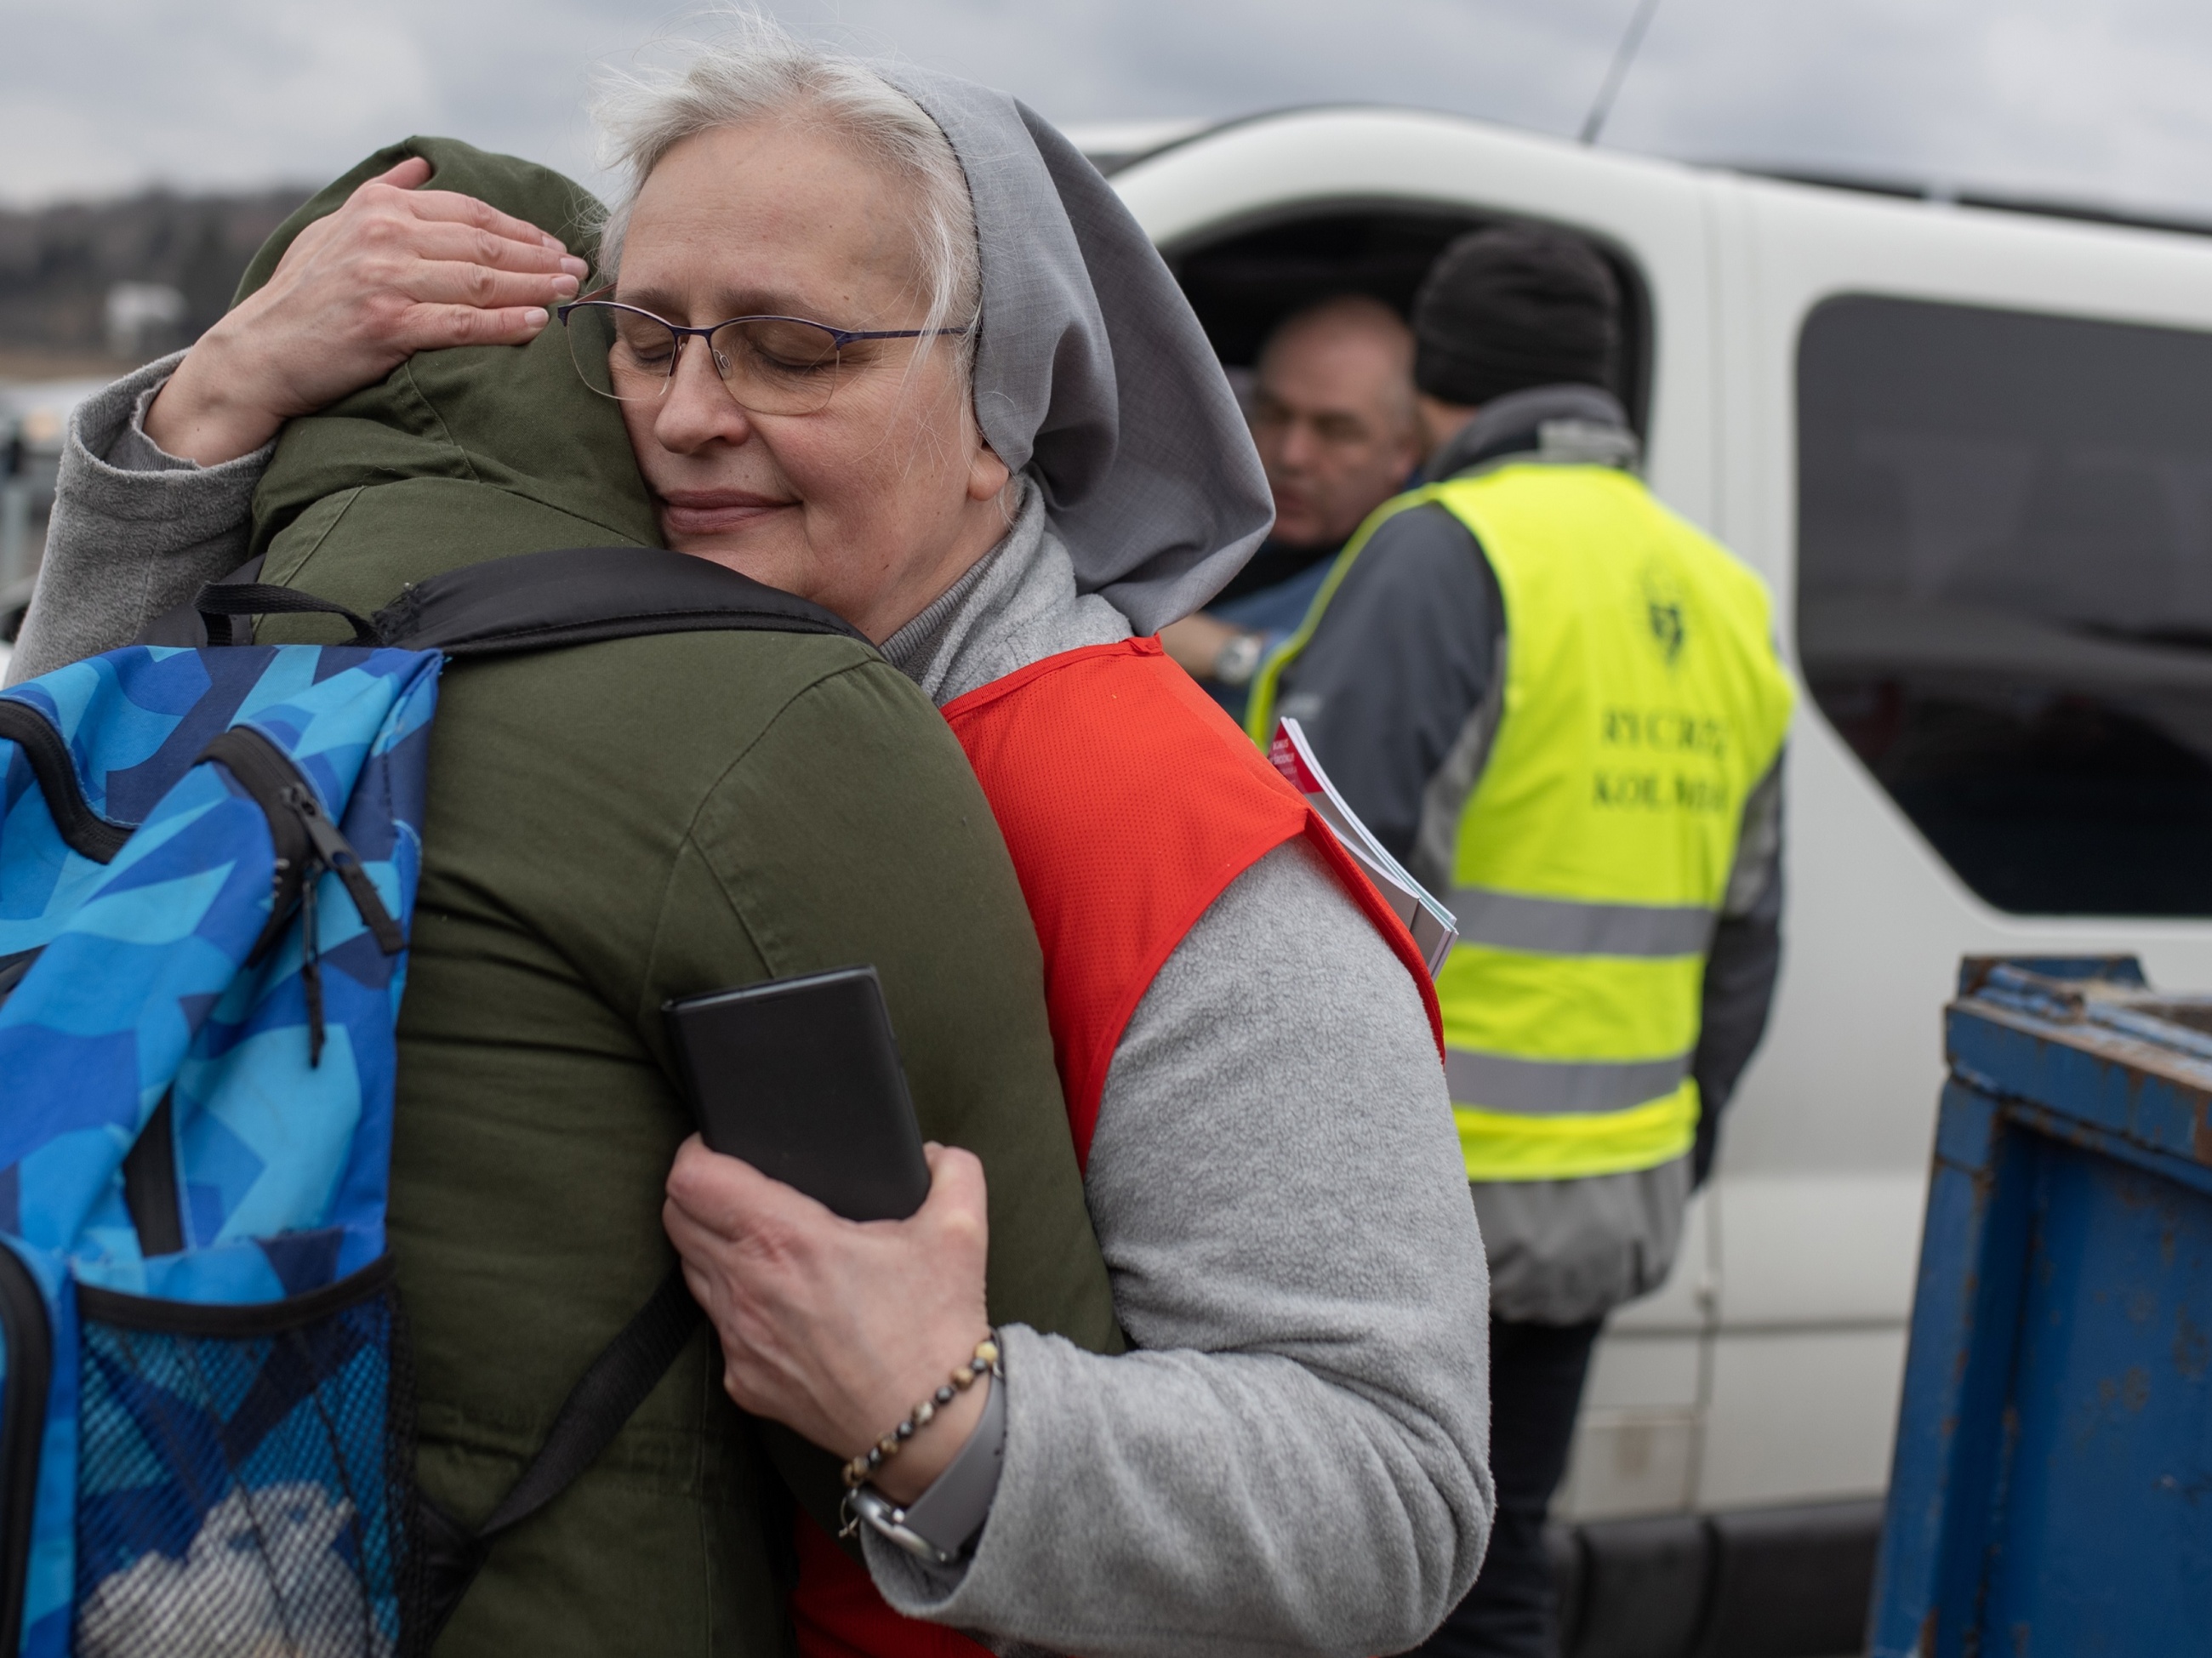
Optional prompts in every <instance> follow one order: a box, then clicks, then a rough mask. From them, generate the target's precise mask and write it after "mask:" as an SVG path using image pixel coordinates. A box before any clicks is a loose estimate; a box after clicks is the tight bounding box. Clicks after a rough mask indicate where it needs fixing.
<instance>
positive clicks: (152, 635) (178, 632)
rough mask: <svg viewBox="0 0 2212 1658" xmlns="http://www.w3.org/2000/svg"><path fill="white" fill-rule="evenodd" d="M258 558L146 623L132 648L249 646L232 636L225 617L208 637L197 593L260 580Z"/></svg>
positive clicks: (248, 641)
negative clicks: (214, 635)
mask: <svg viewBox="0 0 2212 1658" xmlns="http://www.w3.org/2000/svg"><path fill="white" fill-rule="evenodd" d="M261 563H262V555H261V554H259V553H256V554H255V555H254V556H252V558H249V559H247V560H246V562H245V563H243V564H241V565H240V566H239V567H238V568H236V569H234V570H233V571H232V572H231V573H230V574H228V575H226V576H218V577H216V580H213V581H211V582H210V583H208V584H207V586H203V587H202V588H201V589H200V591H199V592H197V593H195V594H193V595H192V596H191V598H188V599H186V600H185V602H184V603H183V604H179V605H178V606H177V607H176V608H175V609H174V610H164V611H162V612H161V615H159V616H155V618H154V619H153V620H152V621H151V622H149V623H147V624H146V627H145V630H144V631H143V632H142V633H141V634H140V635H138V637H137V638H136V639H134V640H132V641H131V643H132V644H134V645H182V646H184V647H185V648H187V649H190V650H197V649H198V648H199V647H202V646H204V645H209V644H215V645H247V644H251V643H252V640H250V639H240V638H236V637H234V629H233V628H232V626H231V623H230V622H229V620H228V618H226V619H225V620H224V621H223V623H222V625H221V627H220V628H219V629H216V630H215V631H216V635H217V636H216V637H214V638H210V629H209V623H208V618H207V617H205V616H202V615H201V614H200V611H199V601H200V596H201V594H203V593H205V592H207V590H208V587H224V586H232V585H234V584H235V583H238V582H241V581H258V580H261ZM247 631H248V632H251V631H252V630H251V629H248V630H247Z"/></svg>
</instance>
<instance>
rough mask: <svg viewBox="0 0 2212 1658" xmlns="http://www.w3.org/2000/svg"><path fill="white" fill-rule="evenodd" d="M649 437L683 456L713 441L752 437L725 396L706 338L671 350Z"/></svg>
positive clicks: (749, 424) (744, 420) (743, 416)
mask: <svg viewBox="0 0 2212 1658" xmlns="http://www.w3.org/2000/svg"><path fill="white" fill-rule="evenodd" d="M653 435H654V436H655V437H656V438H658V439H659V440H660V444H661V446H662V447H663V448H665V449H667V450H669V451H670V452H672V453H675V454H679V455H688V454H690V453H691V452H692V451H694V450H696V449H699V448H701V447H703V446H705V445H707V444H709V443H713V442H714V441H716V440H720V441H722V442H724V443H733V444H734V443H743V442H744V440H746V439H747V438H748V437H750V436H751V435H752V422H751V420H750V417H749V416H747V415H746V413H745V411H744V410H742V409H740V408H739V407H738V405H737V403H736V402H735V400H734V399H732V398H731V396H730V393H729V390H728V388H727V387H726V386H724V385H723V384H722V380H721V376H720V375H719V374H716V373H715V372H714V355H713V354H712V353H711V352H709V351H708V349H707V346H706V343H705V342H703V341H702V340H699V339H696V338H693V339H688V340H686V341H684V347H683V349H681V350H679V351H678V353H677V354H676V367H675V370H674V372H673V373H671V374H670V375H669V377H668V385H667V386H666V387H665V389H664V390H663V391H662V392H661V394H660V407H659V411H658V412H657V413H656V414H655V415H654V416H653Z"/></svg>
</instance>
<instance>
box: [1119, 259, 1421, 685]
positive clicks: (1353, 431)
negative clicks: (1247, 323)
mask: <svg viewBox="0 0 2212 1658" xmlns="http://www.w3.org/2000/svg"><path fill="white" fill-rule="evenodd" d="M1250 416H1251V421H1252V437H1253V440H1254V442H1255V444H1256V445H1257V446H1258V447H1259V451H1260V460H1261V465H1264V466H1265V467H1266V468H1267V487H1268V489H1270V490H1271V491H1272V492H1273V495H1274V501H1275V527H1274V530H1273V533H1271V534H1270V535H1269V536H1268V537H1267V540H1266V541H1265V542H1264V543H1262V544H1261V547H1260V550H1258V551H1257V552H1255V553H1254V554H1253V555H1252V557H1251V559H1250V561H1249V562H1247V563H1246V564H1245V566H1244V568H1243V569H1241V570H1239V571H1238V572H1237V574H1236V575H1235V576H1233V577H1232V578H1231V580H1230V582H1229V585H1228V586H1225V587H1224V588H1223V589H1222V590H1221V591H1220V592H1218V593H1216V594H1215V595H1214V596H1213V599H1212V603H1211V604H1209V605H1208V606H1207V607H1206V610H1203V611H1201V612H1200V613H1199V614H1198V615H1196V616H1185V617H1184V618H1183V619H1182V621H1180V622H1172V623H1169V624H1168V625H1167V626H1166V627H1164V628H1163V629H1160V642H1161V643H1162V644H1163V645H1164V646H1166V647H1167V649H1168V654H1169V655H1170V656H1172V657H1174V658H1175V659H1176V661H1177V662H1179V663H1181V664H1182V665H1183V667H1184V668H1185V669H1186V670H1188V671H1189V673H1190V674H1191V675H1192V677H1194V678H1195V679H1197V680H1198V681H1199V683H1200V684H1202V685H1204V686H1205V687H1206V689H1207V690H1208V691H1210V692H1212V695H1213V697H1214V700H1215V701H1218V702H1219V703H1220V704H1221V705H1222V706H1223V707H1224V708H1227V709H1228V710H1229V711H1230V713H1231V714H1234V715H1237V716H1239V717H1241V716H1242V715H1243V712H1244V694H1245V691H1246V689H1247V688H1248V687H1249V685H1250V683H1251V680H1252V676H1253V673H1254V671H1255V670H1256V669H1257V668H1258V667H1259V665H1260V661H1261V658H1262V657H1263V656H1265V655H1266V654H1267V652H1268V651H1269V650H1271V649H1273V647H1275V646H1276V645H1278V644H1279V643H1280V642H1281V641H1283V640H1285V639H1286V638H1288V637H1289V636H1290V635H1291V633H1292V632H1293V631H1294V630H1295V629H1297V625H1298V623H1299V620H1300V619H1301V618H1302V617H1303V616H1304V615H1305V613H1306V607H1307V606H1308V605H1310V604H1312V602H1313V597H1314V594H1315V593H1316V592H1318V591H1319V590H1320V588H1321V584H1322V578H1324V577H1325V576H1327V575H1328V567H1329V562H1330V561H1331V560H1332V559H1334V557H1335V556H1336V555H1337V554H1338V552H1339V551H1340V550H1342V548H1343V546H1344V544H1345V542H1346V539H1347V538H1349V537H1350V536H1351V534H1352V531H1354V530H1357V529H1358V527H1359V525H1360V524H1361V523H1362V522H1363V521H1364V519H1366V517H1367V515H1368V514H1369V513H1371V512H1373V511H1374V510H1375V509H1376V507H1380V506H1381V505H1382V504H1383V502H1384V501H1388V500H1389V499H1390V497H1391V496H1392V495H1395V494H1397V493H1398V491H1399V490H1401V489H1403V488H1405V486H1406V480H1407V477H1410V476H1411V474H1412V472H1413V468H1414V466H1415V465H1417V464H1418V463H1419V460H1420V458H1421V451H1422V449H1423V448H1424V447H1425V445H1424V444H1423V443H1422V441H1421V436H1420V421H1419V416H1418V415H1417V414H1416V412H1415V410H1414V407H1413V331H1411V330H1410V329H1408V328H1407V326H1406V324H1405V322H1404V320H1403V319H1401V317H1400V316H1399V315H1398V313H1396V312H1395V311H1393V310H1392V309H1391V308H1390V307H1389V306H1387V305H1385V304H1383V301H1380V300H1376V299H1370V298H1369V297H1368V296H1367V295H1364V294H1340V295H1337V296H1336V297H1334V298H1333V299H1327V300H1322V301H1320V302H1318V303H1317V304H1314V305H1310V306H1307V307H1304V309H1303V310H1299V311H1294V312H1292V313H1291V315H1290V316H1289V317H1288V318H1286V319H1285V320H1284V321H1282V322H1280V323H1279V324H1277V325H1276V326H1275V329H1274V331H1273V333H1271V334H1269V335H1268V337H1267V343H1266V344H1265V345H1263V346H1262V347H1261V349H1260V362H1259V373H1258V379H1257V383H1256V384H1255V386H1254V388H1253V392H1252V398H1251V409H1250Z"/></svg>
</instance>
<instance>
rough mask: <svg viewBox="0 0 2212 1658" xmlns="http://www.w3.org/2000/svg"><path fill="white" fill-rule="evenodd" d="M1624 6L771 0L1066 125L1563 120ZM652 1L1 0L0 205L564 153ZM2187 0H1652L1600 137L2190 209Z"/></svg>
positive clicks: (2194, 68) (2206, 122) (2191, 99)
mask: <svg viewBox="0 0 2212 1658" xmlns="http://www.w3.org/2000/svg"><path fill="white" fill-rule="evenodd" d="M1632 4H1633V0H1055V3H1054V4H1053V5H1051V6H1040V5H1036V4H1017V3H1013V0H781V3H778V4H776V5H775V8H774V9H776V10H777V11H778V12H779V14H780V15H782V16H783V17H784V18H785V19H786V20H787V21H789V22H790V23H792V24H793V26H794V27H799V28H800V29H802V30H804V31H805V32H806V33H812V34H817V35H821V36H823V37H825V38H828V39H833V40H835V41H836V42H837V43H839V44H841V45H844V46H852V47H856V48H859V49H860V50H864V51H871V52H890V53H895V54H896V55H899V56H902V57H905V58H911V59H914V60H915V61H919V62H923V63H927V64H934V65H937V66H939V67H942V68H946V69H951V70H957V71H958V72H961V73H964V74H969V75H972V76H975V77H977V78H979V79H982V80H986V81H989V82H994V83H995V84H998V85H1001V86H1005V87H1007V88H1010V89H1012V90H1013V91H1015V92H1016V93H1018V94H1020V95H1021V96H1022V97H1024V98H1025V99H1027V100H1029V101H1030V102H1031V103H1033V104H1034V105H1036V106H1037V107H1038V108H1040V109H1041V110H1042V111H1043V112H1045V113H1046V114H1048V115H1049V116H1051V117H1053V118H1055V119H1058V120H1061V121H1066V122H1081V121H1101V120H1111V119H1117V118H1118V119H1128V118H1142V117H1152V116H1200V117H1212V116H1228V115H1234V114H1238V113H1243V112H1249V111H1253V110H1257V109H1265V108H1270V107H1277V106H1282V105H1285V104H1296V103H1311V102H1328V101H1338V100H1350V101H1386V102H1398V103H1408V104H1417V105H1423V106H1429V107H1433V108H1442V109H1450V110H1457V111H1461V112H1466V113H1468V114H1473V115H1478V116H1481V117H1484V118H1488V119H1492V120H1499V121H1504V122H1508V123H1510V124H1513V125H1520V126H1525V127H1529V128H1534V129H1536V130H1539V131H1550V132H1555V133H1560V134H1571V133H1572V132H1573V131H1576V130H1577V128H1578V127H1579V126H1580V125H1581V124H1582V121H1583V116H1584V114H1585V112H1587V110H1588V108H1589V103H1590V100H1591V99H1592V97H1593V96H1594V94H1595V92H1596V89H1597V87H1598V84H1599V82H1600V81H1601V78H1602V76H1603V74H1604V70H1605V66H1606V64H1607V61H1608V59H1609V58H1610V57H1611V54H1612V52H1613V47H1614V46H1615V44H1616V43H1617V42H1618V40H1619V39H1620V33H1621V31H1622V29H1623V27H1625V26H1626V22H1627V20H1628V15H1629V12H1630V10H1631V9H1632ZM697 15H698V14H697V13H696V12H692V13H689V14H687V13H685V12H684V11H679V10H671V9H669V8H668V6H667V5H666V3H665V0H374V3H369V0H317V3H315V4H313V5H312V6H307V5H301V4H298V3H296V0H194V3H181V0H103V3H101V4H100V5H96V6H70V7H60V6H55V5H52V3H51V0H0V39H5V40H6V41H7V42H8V43H9V45H8V51H7V52H6V54H5V55H4V57H0V199H5V200H11V201H16V202H24V201H35V200H41V199H52V198H54V197H63V196H82V195H88V194H111V193H114V192H117V191H125V190H128V189H131V188H134V187H137V186H138V185H143V184H144V183H147V182H149V181H155V180H164V181H168V182H172V183H175V184H178V185H185V186H218V185H245V184H260V183H266V182H272V181H276V180H300V181H312V180H314V179H321V178H325V177H328V176H330V175H331V174H332V173H336V172H337V171H339V170H340V169H342V168H343V167H346V166H348V165H349V164H350V163H351V162H352V161H355V160H356V159H358V158H359V156H360V155H362V153H364V152H365V151H367V150H368V149H372V148H374V146H376V145H377V144H380V143H386V142H388V141H389V140H390V139H392V138H393V137H398V136H400V135H401V134H403V133H405V132H409V131H424V130H429V131H445V132H452V133H455V134H458V135H459V136H460V137H466V138H469V139H471V140H472V141H474V142H476V143H483V144H487V145H490V146H494V147H496V148H500V149H512V150H517V151H520V152H522V153H525V154H527V155H532V156H533V157H536V158H538V159H541V160H544V161H548V162H550V163H551V164H552V165H555V166H556V167H563V168H565V169H568V170H571V171H574V172H578V173H585V174H586V176H589V167H590V154H591V149H590V137H589V133H588V131H587V130H586V124H585V122H584V119H583V116H582V113H581V109H582V103H583V99H584V95H585V91H586V83H587V80H588V76H589V72H590V70H591V68H592V65H593V64H596V63H601V62H605V61H617V62H618V61H620V60H621V58H623V56H624V55H625V54H626V53H627V52H630V51H632V50H634V49H635V47H636V46H638V45H639V44H640V43H641V42H642V41H644V40H646V39H648V38H650V37H652V36H653V35H654V34H656V33H661V32H664V31H667V30H670V29H681V28H683V27H686V22H687V16H688V17H689V18H690V19H693V20H696V16H697ZM2208 69H2212V8H2205V7H2203V5H2202V4H2201V3H2197V0H2188V3H2184V0H2100V4H2098V5H2096V6H2093V7H2084V6H2081V5H2080V4H2079V3H2078V0H2073V3H2060V0H2002V3H2000V0H1979V3H1973V4H1962V5H1953V6H1931V5H1929V4H1927V3H1925V0H1849V3H1838V4H1831V5H1826V6H1814V5H1806V4H1790V5H1776V4H1759V3H1755V0H1660V10H1659V13H1658V16H1657V21H1656V24H1655V25H1654V27H1653V28H1652V30H1651V33H1650V38H1649V39H1647V41H1646V42H1645V45H1644V51H1643V53H1642V56H1641V58H1639V60H1638V64H1637V65H1636V67H1635V70H1634V71H1633V73H1632V75H1631V76H1630V77H1629V80H1628V82H1627V85H1626V89H1625V90H1624V91H1623V93H1622V94H1621V97H1620V102H1619V104H1618V106H1616V110H1615V113H1614V116H1613V121H1612V124H1611V125H1610V126H1609V127H1608V129H1607V134H1606V141H1607V143H1613V144H1619V145H1621V146H1623V147H1626V148H1632V149H1644V150H1650V151H1654V152H1656V153H1661V154H1666V155H1680V156H1686V157H1692V158H1699V159H1712V160H1727V161H1737V160H1742V161H1759V162H1773V163H1781V164H1787V165H1790V166H1794V167H1804V168H1812V169H1821V170H1828V171H1836V172H1859V173H1879V174H1886V175H1889V176H1893V177H1896V178H1899V179H1911V180H1926V179H1939V180H1943V181H1948V182H1951V183H1954V184H1957V185H1967V186H1983V187H1990V188H1999V189H2008V190H2015V191H2032V192H2036V193H2041V194H2046V195H2067V196H2076V197H2090V198H2099V199H2107V200H2118V201H2124V202H2131V203H2139V204H2144V205H2164V206H2167V207H2172V208H2181V209H2194V210H2212V165H2208V162H2212V102H2208V101H2207V100H2204V99H2203V96H2202V94H2201V87H2202V84H2203V80H2204V78H2205V76H2206V71H2207V70H2208Z"/></svg>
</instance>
